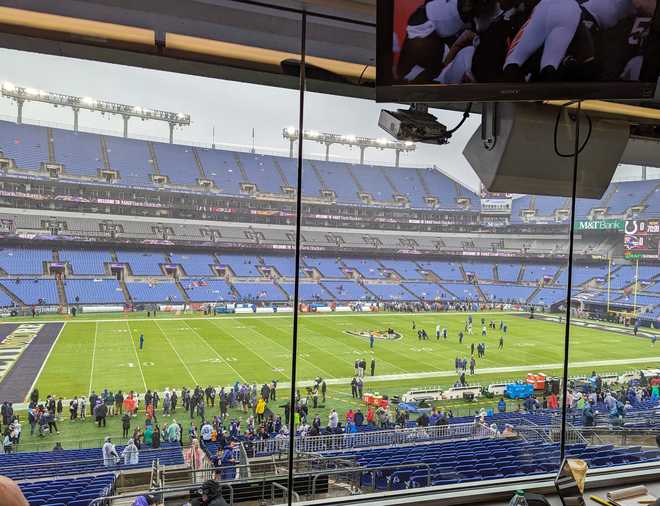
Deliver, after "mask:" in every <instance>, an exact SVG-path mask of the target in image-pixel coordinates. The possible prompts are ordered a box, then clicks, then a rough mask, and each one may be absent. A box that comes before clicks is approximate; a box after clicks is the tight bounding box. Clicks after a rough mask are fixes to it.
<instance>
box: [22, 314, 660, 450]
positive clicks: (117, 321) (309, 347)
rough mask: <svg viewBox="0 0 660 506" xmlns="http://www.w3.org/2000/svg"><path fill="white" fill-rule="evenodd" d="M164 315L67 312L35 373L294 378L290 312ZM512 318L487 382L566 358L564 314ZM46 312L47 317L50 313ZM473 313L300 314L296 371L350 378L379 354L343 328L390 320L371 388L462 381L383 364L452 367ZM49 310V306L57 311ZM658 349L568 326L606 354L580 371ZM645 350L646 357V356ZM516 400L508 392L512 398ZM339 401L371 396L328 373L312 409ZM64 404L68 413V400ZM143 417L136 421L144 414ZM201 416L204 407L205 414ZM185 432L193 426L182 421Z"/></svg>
mask: <svg viewBox="0 0 660 506" xmlns="http://www.w3.org/2000/svg"><path fill="white" fill-rule="evenodd" d="M163 316H164V317H163V318H160V315H159V318H158V319H147V318H144V315H142V314H138V315H133V316H132V317H128V318H125V317H124V316H123V315H95V318H96V321H94V319H93V318H92V317H91V316H90V315H87V317H86V318H85V319H78V318H76V320H67V323H66V325H65V327H64V329H63V331H62V333H61V334H60V336H59V339H58V341H57V343H56V345H55V347H54V349H53V351H52V353H51V354H50V356H49V359H48V361H47V363H46V364H45V367H44V369H43V371H42V374H41V376H40V377H39V378H38V381H37V386H38V387H39V390H40V392H41V394H42V396H43V397H45V395H47V394H48V393H51V394H54V395H56V396H62V397H64V398H65V399H66V398H69V397H71V396H73V395H85V396H86V395H88V393H89V391H90V389H94V390H96V391H97V392H98V391H100V390H102V389H103V388H108V389H110V390H113V391H115V390H118V389H122V390H125V391H126V390H131V389H133V390H139V391H144V389H145V384H146V386H147V387H148V388H152V389H153V388H158V389H161V388H164V387H170V388H181V387H182V386H184V385H185V386H192V385H194V384H196V383H199V384H201V385H204V386H205V385H207V384H212V385H215V386H217V385H229V384H231V383H233V382H234V381H236V379H240V380H243V381H249V382H257V383H261V382H265V381H270V380H272V379H273V378H275V379H278V380H280V381H281V382H289V381H290V379H291V353H290V349H291V339H292V338H291V330H292V318H291V316H286V315H278V316H274V317H273V316H264V317H258V316H252V315H246V316H240V317H239V316H229V317H227V316H219V317H216V318H207V319H205V318H202V317H198V316H193V317H188V316H185V317H175V316H173V315H165V314H163ZM484 317H485V318H486V319H487V321H488V320H489V319H490V318H491V317H492V318H494V319H495V320H496V322H499V320H500V319H503V320H504V321H505V322H506V323H507V324H508V326H509V333H508V335H507V336H506V338H505V349H504V351H498V350H497V341H498V338H499V332H497V331H492V332H491V331H489V336H488V337H487V338H486V339H485V341H486V343H487V345H488V346H489V349H488V351H487V353H486V357H485V359H481V360H479V361H478V367H477V374H476V375H475V376H474V377H469V378H468V380H469V381H470V382H471V383H480V384H481V385H488V384H489V383H493V382H501V381H504V380H516V379H523V378H524V377H525V376H526V372H527V368H526V367H525V366H527V365H536V364H557V365H558V364H560V363H561V362H562V360H563V340H564V326H563V325H560V324H558V323H552V322H544V321H539V320H528V319H526V318H524V317H522V316H517V315H513V314H505V315H500V314H497V315H493V316H489V315H484ZM44 318H45V317H42V319H44ZM465 318H466V315H465V314H415V315H402V314H396V313H390V314H378V315H373V314H346V315H339V314H337V315H328V316H324V315H303V316H301V319H300V333H299V353H298V374H297V378H298V380H308V379H312V378H314V377H316V376H322V377H324V378H349V377H351V375H352V374H353V363H354V360H355V359H356V358H359V357H365V358H366V359H367V360H370V357H371V352H370V350H369V343H368V340H367V339H363V338H360V337H354V336H350V335H348V334H345V333H344V330H347V329H352V330H367V329H384V328H387V327H393V328H395V329H396V330H398V331H399V332H401V333H402V334H403V339H401V340H399V341H377V342H376V346H375V350H374V356H375V357H376V361H377V370H376V377H375V378H373V379H371V378H368V382H367V384H366V386H365V391H372V392H373V391H376V392H379V393H384V394H389V395H400V394H402V393H404V392H406V391H407V390H409V389H412V388H420V387H421V388H423V387H428V386H439V387H447V386H449V385H450V384H452V383H453V382H454V381H456V377H455V376H454V375H453V374H452V375H450V376H446V377H431V378H418V379H415V378H410V379H397V378H396V377H394V378H391V379H389V380H388V381H382V380H381V379H379V376H382V375H398V374H404V373H413V374H414V373H424V372H431V371H453V367H454V357H456V356H457V355H462V356H466V355H468V353H469V344H470V342H472V341H474V342H479V341H481V340H482V338H481V336H480V335H475V336H473V337H472V338H470V337H469V336H466V339H465V341H464V344H463V345H462V346H461V345H459V343H458V338H457V333H458V331H459V330H460V329H462V328H463V325H464V321H465ZM480 318H481V314H475V333H476V334H480V332H477V328H480V325H479V319H480ZM51 319H53V318H52V316H51ZM412 320H415V322H416V323H417V326H418V328H419V327H424V328H426V330H427V331H428V332H429V334H435V325H436V324H437V323H438V322H439V323H440V325H441V326H446V327H447V328H448V330H449V339H447V341H444V340H442V339H441V340H440V341H436V339H435V336H434V335H432V336H431V339H429V340H428V341H423V342H420V341H419V340H418V339H417V337H416V333H415V332H413V331H412V329H411V322H412ZM140 332H143V333H144V335H145V348H144V350H142V351H139V350H138V349H137V348H138V342H139V341H138V338H139V334H140ZM659 352H660V348H658V351H656V349H655V348H653V347H652V346H651V343H650V342H649V340H648V339H644V338H635V337H632V336H629V335H624V334H618V333H611V332H604V331H600V330H595V329H588V328H583V327H573V328H572V329H571V348H570V361H571V363H572V364H575V363H579V362H591V361H603V362H604V364H603V365H599V366H580V367H578V366H572V367H571V368H570V374H571V375H578V374H588V373H590V372H591V371H592V370H596V371H599V372H607V371H613V372H624V371H627V370H630V369H639V368H642V367H656V366H657V365H658V360H657V358H656V357H657V356H658V354H660V353H659ZM636 359H641V360H643V361H642V362H635V363H634V364H632V363H631V364H626V363H625V361H626V360H636ZM644 359H648V360H644ZM611 360H622V361H624V363H622V364H617V365H608V363H607V362H608V361H611ZM493 367H520V368H522V369H523V370H522V371H517V372H497V373H488V374H486V373H483V372H480V368H481V369H483V368H493ZM529 369H530V371H529V372H544V373H546V374H550V375H560V374H561V368H560V367H559V366H556V367H547V368H543V369H542V370H541V371H539V370H531V369H533V368H531V367H530V368H529ZM287 396H288V389H285V388H281V389H280V392H279V400H278V402H276V403H275V404H274V405H273V403H271V406H270V408H271V409H272V410H273V411H274V412H275V413H277V414H283V409H282V408H281V407H280V405H281V404H283V401H282V399H284V398H286V397H287ZM495 402H496V400H495V401H493V400H487V399H481V400H479V401H478V402H475V403H471V404H469V403H465V402H463V401H451V402H450V401H446V402H442V403H441V405H442V406H443V407H444V408H445V409H452V410H453V411H454V413H455V414H457V415H467V414H470V413H472V412H473V410H474V409H476V408H478V407H480V406H490V407H492V406H493V405H494V404H495ZM516 404H517V403H516V402H511V403H509V407H510V409H514V408H515V407H516ZM330 408H337V409H338V411H339V412H340V413H343V412H345V411H346V410H347V409H348V408H353V409H356V408H362V409H364V406H363V405H361V403H360V402H358V401H355V400H353V399H352V398H351V394H350V386H349V385H347V384H341V385H330V386H329V387H328V399H327V402H326V404H325V405H320V406H319V407H318V408H317V409H311V414H312V415H316V414H319V415H321V417H322V420H326V419H327V415H328V411H329V409H330ZM217 412H218V407H217V406H216V407H215V409H210V408H209V409H207V414H209V415H215V414H217ZM64 414H65V416H66V415H67V414H68V412H67V411H66V408H65V413H64ZM230 416H234V417H243V419H245V417H246V416H247V415H246V414H243V413H241V412H240V411H239V410H232V411H230ZM176 417H177V419H178V420H179V421H180V422H181V423H183V425H184V427H185V428H187V427H188V426H189V424H190V418H189V416H188V414H184V413H182V412H181V410H179V412H178V413H177V415H176ZM142 422H143V420H142V417H141V416H140V417H138V418H135V419H134V421H133V424H138V423H142ZM196 423H198V424H199V419H197V420H196ZM25 429H26V430H24V433H23V439H22V445H21V450H37V449H50V448H52V446H53V444H54V441H56V440H60V441H62V442H63V445H64V447H65V448H76V447H81V446H90V447H93V446H99V445H100V442H101V441H102V437H103V436H105V435H106V434H111V435H113V436H115V438H116V440H117V441H119V440H120V438H119V435H120V434H121V429H120V424H119V420H118V417H114V418H110V419H109V422H108V427H107V428H105V429H103V428H102V429H99V428H97V427H96V426H95V425H94V424H93V423H92V421H91V420H90V419H89V418H88V419H87V421H86V422H84V423H82V422H80V421H78V422H69V421H68V420H65V421H62V422H61V423H60V430H61V434H60V435H49V436H46V437H45V438H39V437H38V436H34V437H30V435H29V428H28V427H25ZM184 432H187V430H186V431H184Z"/></svg>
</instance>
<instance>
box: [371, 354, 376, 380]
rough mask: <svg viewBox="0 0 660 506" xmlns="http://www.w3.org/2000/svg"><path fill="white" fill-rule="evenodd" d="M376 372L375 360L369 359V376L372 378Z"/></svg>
mask: <svg viewBox="0 0 660 506" xmlns="http://www.w3.org/2000/svg"><path fill="white" fill-rule="evenodd" d="M375 372H376V359H375V358H372V359H371V375H372V376H373V375H374V374H375Z"/></svg>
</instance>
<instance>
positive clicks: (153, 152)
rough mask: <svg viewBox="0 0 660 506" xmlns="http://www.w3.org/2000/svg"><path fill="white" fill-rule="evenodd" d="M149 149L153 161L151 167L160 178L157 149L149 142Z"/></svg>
mask: <svg viewBox="0 0 660 506" xmlns="http://www.w3.org/2000/svg"><path fill="white" fill-rule="evenodd" d="M147 147H148V148H149V157H150V159H151V166H152V167H153V170H154V174H156V175H157V176H159V175H160V168H159V167H158V156H157V155H156V148H154V144H153V142H147Z"/></svg>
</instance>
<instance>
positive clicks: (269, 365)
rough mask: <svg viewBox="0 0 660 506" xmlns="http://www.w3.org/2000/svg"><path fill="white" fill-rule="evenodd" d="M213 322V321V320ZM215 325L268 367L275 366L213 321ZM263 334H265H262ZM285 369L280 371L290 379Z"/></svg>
mask: <svg viewBox="0 0 660 506" xmlns="http://www.w3.org/2000/svg"><path fill="white" fill-rule="evenodd" d="M211 323H213V322H211ZM213 326H214V327H216V328H217V329H218V330H219V331H220V332H222V333H223V334H225V335H226V336H228V337H229V338H230V339H233V340H234V341H236V342H237V343H238V344H240V345H241V346H242V347H243V348H245V349H246V350H248V351H249V352H250V353H252V354H253V355H255V356H256V357H258V358H259V360H261V361H262V362H263V363H264V364H266V365H267V366H268V367H270V368H272V367H273V364H270V363H268V362H267V361H266V360H265V359H263V358H262V357H261V355H259V354H258V353H255V352H254V351H252V349H251V348H250V347H249V346H246V345H245V343H243V342H242V341H240V340H239V339H238V338H237V337H235V336H234V335H233V334H231V333H229V332H227V331H226V330H225V329H223V328H222V327H219V326H218V325H216V324H214V323H213ZM246 328H247V327H246ZM250 329H251V330H253V331H254V329H252V328H251V327H250ZM255 332H257V333H259V332H258V331H255ZM261 335H262V336H263V334H261ZM264 337H266V336H264ZM266 339H268V340H269V341H271V342H273V343H275V344H276V345H277V346H280V347H281V348H284V346H282V345H280V344H278V343H276V342H275V341H273V340H272V339H270V338H268V337H266ZM284 349H285V350H286V348H284ZM290 364H291V363H290V362H289V365H290ZM284 370H285V369H283V370H282V371H279V372H280V373H281V374H282V375H283V376H284V377H285V378H288V379H289V380H290V379H291V376H289V375H288V374H286V373H284Z"/></svg>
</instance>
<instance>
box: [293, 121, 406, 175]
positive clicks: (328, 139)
mask: <svg viewBox="0 0 660 506" xmlns="http://www.w3.org/2000/svg"><path fill="white" fill-rule="evenodd" d="M282 136H283V137H284V138H285V139H287V140H288V141H289V157H291V158H293V146H294V144H295V143H296V141H297V140H298V137H299V133H298V129H297V128H294V127H287V128H285V129H283V130H282ZM303 139H304V140H306V141H314V142H318V143H319V144H325V161H326V162H327V161H329V160H330V146H332V145H333V144H343V145H344V146H357V147H358V148H360V164H364V151H365V150H366V149H367V148H376V149H380V150H383V149H392V150H394V151H395V152H396V159H395V165H396V166H397V167H398V166H399V158H400V155H401V153H402V152H403V153H407V152H410V151H415V149H417V146H416V145H415V143H414V142H410V141H406V142H401V141H391V140H388V139H383V138H380V139H371V138H369V137H358V136H355V135H341V134H329V133H320V132H316V131H315V130H303Z"/></svg>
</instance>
